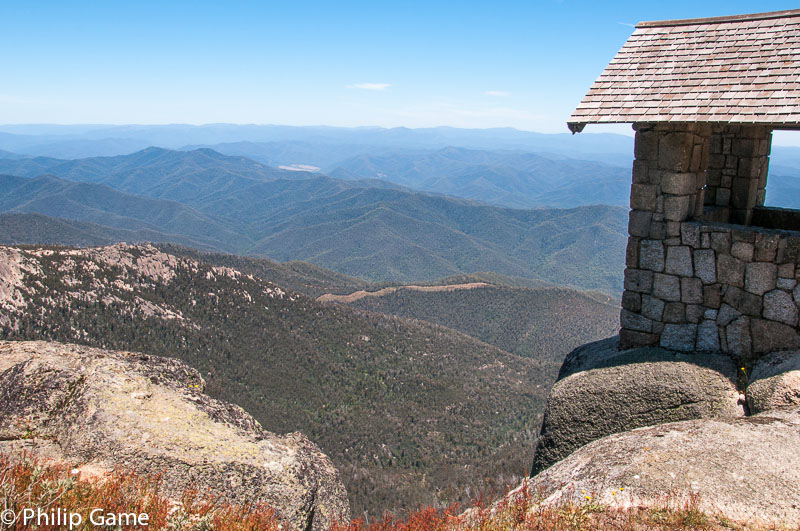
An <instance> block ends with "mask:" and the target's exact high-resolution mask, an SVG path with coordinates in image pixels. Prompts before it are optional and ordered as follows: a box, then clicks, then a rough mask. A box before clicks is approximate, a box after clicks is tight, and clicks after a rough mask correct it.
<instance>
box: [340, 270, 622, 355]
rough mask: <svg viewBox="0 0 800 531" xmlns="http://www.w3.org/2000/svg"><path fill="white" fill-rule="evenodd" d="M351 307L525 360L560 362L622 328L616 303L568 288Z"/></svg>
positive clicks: (494, 289)
mask: <svg viewBox="0 0 800 531" xmlns="http://www.w3.org/2000/svg"><path fill="white" fill-rule="evenodd" d="M334 300H335V299H334ZM348 304H349V305H350V306H354V307H357V308H363V309H366V310H371V311H375V312H381V313H387V314H391V315H397V316H400V317H408V318H413V319H422V320H425V321H429V322H431V323H436V324H441V325H443V326H447V327H448V328H453V329H455V330H459V331H461V332H464V333H465V334H468V335H471V336H472V337H475V338H477V339H480V340H482V341H486V342H487V343H490V344H492V345H496V346H498V347H500V348H502V349H504V350H507V351H509V352H513V353H515V354H519V355H520V356H526V357H530V358H534V359H549V360H552V361H554V362H556V363H561V361H562V360H563V358H564V356H565V355H566V354H567V353H569V351H571V350H572V349H574V348H576V347H578V346H580V345H583V344H585V343H589V342H591V341H596V340H597V339H598V338H603V337H608V336H611V335H614V334H615V333H616V332H617V329H618V326H619V304H618V303H617V301H613V302H612V301H611V300H610V299H609V300H608V302H603V301H602V300H598V298H592V297H591V296H589V295H587V294H584V293H581V292H577V291H574V290H570V289H563V288H540V289H526V288H512V287H508V286H491V285H489V286H483V287H477V288H473V289H461V290H443V291H435V292H432V291H419V290H411V289H398V290H396V291H393V292H391V293H388V294H386V295H381V296H366V297H361V298H359V299H358V300H355V301H353V302H349V303H348Z"/></svg>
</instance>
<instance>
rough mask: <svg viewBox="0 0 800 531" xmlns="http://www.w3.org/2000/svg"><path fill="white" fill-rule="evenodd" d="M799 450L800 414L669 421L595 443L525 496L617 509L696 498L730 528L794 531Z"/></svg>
mask: <svg viewBox="0 0 800 531" xmlns="http://www.w3.org/2000/svg"><path fill="white" fill-rule="evenodd" d="M798 450H800V408H794V409H787V410H780V411H778V410H774V411H769V412H767V413H762V414H759V415H754V416H751V417H743V418H737V419H713V420H692V421H683V422H673V423H668V424H662V425H660V426H652V427H648V428H641V429H637V430H633V431H630V432H627V433H620V434H615V435H610V436H608V437H604V438H602V439H599V440H597V441H594V442H592V443H590V444H588V445H586V446H584V447H582V448H580V449H579V450H577V451H576V452H574V453H573V454H572V455H570V456H569V457H567V458H566V459H564V460H563V461H561V462H559V463H557V464H555V465H554V466H552V467H550V468H549V469H547V470H545V471H544V472H542V473H541V474H539V475H538V476H536V477H535V478H533V479H531V480H530V489H531V492H538V493H540V495H541V496H543V498H544V499H545V503H551V502H558V501H561V500H572V501H577V502H579V503H583V502H584V498H585V496H587V495H588V496H591V497H592V501H593V502H595V503H600V504H607V505H610V506H614V507H623V508H624V507H630V506H639V505H645V506H647V505H659V504H661V505H663V504H664V503H665V501H666V498H667V497H669V496H672V499H673V501H680V500H685V499H687V498H688V497H689V496H696V497H697V500H698V502H699V506H700V508H701V509H703V510H705V511H709V512H719V513H722V514H723V515H725V516H726V517H728V518H730V519H733V520H736V521H747V522H750V523H753V524H755V523H762V524H767V525H771V524H783V525H790V526H795V525H797V522H800V451H798ZM620 489H623V490H620ZM792 528H793V527H792Z"/></svg>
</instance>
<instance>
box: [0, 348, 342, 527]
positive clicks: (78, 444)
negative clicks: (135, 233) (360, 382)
mask: <svg viewBox="0 0 800 531" xmlns="http://www.w3.org/2000/svg"><path fill="white" fill-rule="evenodd" d="M204 385H205V384H204V381H203V379H202V378H201V377H200V374H199V373H198V372H197V371H195V370H194V369H191V368H189V367H188V366H186V365H184V364H183V363H182V362H180V361H177V360H173V359H168V358H161V357H157V356H149V355H145V354H136V353H129V352H114V351H107V350H100V349H94V348H88V347H82V346H76V345H64V344H59V343H47V342H0V441H2V442H1V443H0V451H7V452H8V451H15V450H20V449H26V450H28V451H33V452H34V453H38V454H39V455H40V456H42V457H45V458H54V459H58V460H61V461H64V462H67V463H72V464H77V465H79V466H80V467H81V469H82V470H86V471H91V472H92V473H95V474H96V473H98V472H102V471H110V470H113V469H115V468H117V467H123V468H126V469H130V470H134V471H136V472H138V473H140V474H145V475H150V474H152V473H154V472H163V474H164V476H163V478H164V487H165V491H166V493H167V495H170V496H175V497H178V496H180V495H181V493H183V491H184V490H185V489H187V488H190V487H192V488H197V489H199V490H200V492H204V493H209V494H212V495H216V496H221V497H222V498H224V499H226V500H228V501H230V502H233V503H238V504H247V503H250V502H264V503H267V504H269V505H270V506H271V507H273V508H274V509H275V510H276V512H277V514H278V516H279V517H280V518H281V519H283V520H285V521H286V522H287V523H289V524H290V525H291V526H292V527H293V528H296V529H314V530H323V529H328V528H329V527H330V525H331V523H332V522H333V521H334V520H337V519H343V520H347V519H348V518H349V507H348V501H347V494H346V492H345V489H344V486H343V485H342V482H341V480H340V479H339V474H338V472H337V470H336V469H335V468H334V466H333V464H332V463H331V461H330V459H328V458H327V457H326V456H325V455H324V454H323V453H322V452H321V451H320V450H319V449H318V448H317V447H316V446H315V445H314V444H312V443H311V442H310V441H309V440H308V439H306V437H305V436H303V435H302V434H300V433H292V434H288V435H282V436H279V435H275V434H272V433H269V432H267V431H265V430H263V429H262V428H261V426H260V425H259V424H258V422H256V420H255V419H253V418H252V417H251V416H250V415H248V414H247V413H246V412H245V411H244V410H242V409H241V408H239V407H238V406H235V405H232V404H228V403H225V402H222V401H219V400H215V399H213V398H210V397H208V396H206V395H205V394H203V388H204Z"/></svg>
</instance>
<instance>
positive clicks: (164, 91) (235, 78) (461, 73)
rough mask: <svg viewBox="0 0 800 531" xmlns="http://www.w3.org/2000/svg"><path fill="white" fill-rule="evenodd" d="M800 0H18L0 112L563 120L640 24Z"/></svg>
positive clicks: (138, 119)
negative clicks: (397, 0) (123, 0)
mask: <svg viewBox="0 0 800 531" xmlns="http://www.w3.org/2000/svg"><path fill="white" fill-rule="evenodd" d="M794 7H796V6H795V5H792V4H791V3H790V2H785V1H768V2H762V3H761V4H759V6H758V7H757V8H756V7H754V6H753V5H752V4H751V3H749V2H744V1H741V0H740V1H733V2H731V1H726V2H722V1H713V2H704V3H702V4H698V3H697V2H690V1H688V0H676V1H674V2H669V3H667V4H641V3H633V2H625V1H616V2H607V3H604V4H601V5H599V4H596V3H592V2H587V1H580V2H573V1H564V0H548V1H544V2H536V3H530V2H519V1H512V0H501V1H499V2H495V3H492V4H491V5H485V4H482V3H479V2H462V3H459V4H457V5H454V4H451V3H449V2H413V1H412V2H405V3H403V4H402V5H393V4H374V3H368V2H361V1H347V2H342V3H337V4H335V5H333V4H328V3H326V2H313V1H312V2H310V3H304V4H302V5H289V4H282V5H275V4H271V3H263V2H247V1H239V2H229V3H225V4H217V3H210V2H192V3H188V2H183V1H176V2H170V3H166V4H165V3H162V2H159V3H156V2H152V1H148V0H144V1H142V2H138V3H136V4H135V5H133V4H129V5H126V4H118V3H105V4H100V3H97V2H91V1H88V0H84V1H77V2H71V3H69V4H60V3H48V2H45V3H34V4H31V3H29V2H14V1H11V2H4V3H3V4H2V5H0V21H2V22H0V25H2V29H3V31H2V32H0V45H3V46H4V48H5V49H7V50H13V51H14V52H13V53H8V54H5V55H4V56H3V57H2V58H0V67H2V69H3V72H4V74H5V79H6V80H7V82H6V83H5V84H4V86H3V87H2V88H0V116H2V117H3V119H4V121H6V122H7V123H13V124H52V123H57V124H58V123H60V124H76V123H94V124H106V123H108V124H131V123H144V124H210V123H240V124H245V123H263V124H287V125H293V126H311V125H314V124H329V125H331V126H334V127H355V126H364V125H367V124H370V125H375V126H378V127H385V128H392V127H409V128H424V127H435V126H450V127H456V128H494V127H514V128H517V129H520V130H524V131H536V132H543V133H562V132H566V126H565V122H566V120H567V119H568V117H569V115H570V114H571V112H572V110H573V109H574V108H575V106H576V105H577V104H578V102H579V101H580V99H581V98H582V97H583V95H584V94H585V92H586V90H587V89H588V88H589V86H590V85H591V83H592V82H593V81H594V79H595V78H596V77H597V76H598V75H599V74H600V72H602V70H603V68H604V67H605V65H606V64H607V63H608V62H609V61H610V60H611V58H612V57H613V56H614V54H615V53H616V52H617V50H618V49H619V48H620V46H621V45H622V44H623V43H624V42H625V41H626V40H627V38H628V37H629V36H630V34H631V32H632V31H633V27H634V26H635V24H636V23H638V22H640V21H645V20H664V19H678V18H695V17H705V16H720V15H733V14H741V13H751V12H754V11H774V10H782V9H790V8H794ZM622 127H624V126H622ZM590 131H591V132H603V131H613V132H618V131H619V129H614V128H613V127H612V128H610V129H609V128H608V127H607V126H594V127H593V128H591V129H590ZM621 134H629V133H628V132H624V133H621Z"/></svg>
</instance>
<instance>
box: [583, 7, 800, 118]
mask: <svg viewBox="0 0 800 531" xmlns="http://www.w3.org/2000/svg"><path fill="white" fill-rule="evenodd" d="M665 121H668V122H735V123H760V124H771V125H775V126H785V127H797V126H800V9H795V10H791V11H776V12H772V13H759V14H754V15H738V16H730V17H715V18H704V19H691V20H667V21H660V22H643V23H640V24H639V25H637V26H636V30H635V31H634V32H633V34H632V35H631V36H630V38H629V39H628V41H627V42H626V43H625V45H624V46H623V47H622V49H620V51H619V52H617V55H616V57H614V59H613V60H612V61H611V63H609V65H608V66H607V67H606V69H605V71H604V72H603V73H602V74H601V75H600V77H599V78H597V81H595V82H594V84H593V85H592V87H591V89H590V90H589V93H588V94H587V95H586V96H585V97H584V99H583V101H582V102H581V104H580V105H579V106H578V108H577V109H575V112H574V113H573V114H572V117H570V119H569V122H568V125H569V128H570V129H571V130H572V131H573V132H575V131H580V130H581V129H583V125H585V124H587V123H632V122H665Z"/></svg>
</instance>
